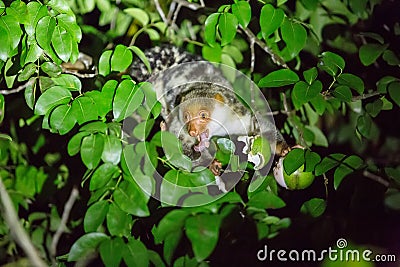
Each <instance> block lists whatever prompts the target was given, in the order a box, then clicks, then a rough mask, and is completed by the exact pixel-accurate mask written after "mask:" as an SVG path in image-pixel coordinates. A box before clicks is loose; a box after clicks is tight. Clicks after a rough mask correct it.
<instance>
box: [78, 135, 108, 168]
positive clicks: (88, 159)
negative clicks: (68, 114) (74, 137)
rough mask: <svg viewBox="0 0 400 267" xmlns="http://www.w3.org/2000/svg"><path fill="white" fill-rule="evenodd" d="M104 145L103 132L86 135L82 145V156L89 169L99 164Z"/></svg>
mask: <svg viewBox="0 0 400 267" xmlns="http://www.w3.org/2000/svg"><path fill="white" fill-rule="evenodd" d="M103 147H104V137H103V136H102V135H101V134H91V135H88V136H85V137H84V138H83V140H82V145H81V158H82V162H83V164H85V166H86V167H87V168H88V169H94V168H96V167H97V165H99V162H100V158H101V154H102V152H103Z"/></svg>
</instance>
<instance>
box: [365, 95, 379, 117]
mask: <svg viewBox="0 0 400 267" xmlns="http://www.w3.org/2000/svg"><path fill="white" fill-rule="evenodd" d="M382 107H383V101H382V100H381V99H376V100H375V101H374V102H372V103H368V104H366V105H365V110H366V111H367V112H368V114H369V115H371V117H373V118H375V117H376V116H378V114H379V112H381V110H382Z"/></svg>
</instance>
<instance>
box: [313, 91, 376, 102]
mask: <svg viewBox="0 0 400 267" xmlns="http://www.w3.org/2000/svg"><path fill="white" fill-rule="evenodd" d="M321 94H322V95H323V96H324V99H325V100H329V99H333V98H335V97H334V96H331V95H326V94H327V91H324V92H322V93H321ZM380 94H381V93H380V92H378V91H374V92H371V93H367V94H362V95H359V96H354V97H352V98H351V101H357V100H364V99H367V98H370V97H374V96H378V95H380Z"/></svg>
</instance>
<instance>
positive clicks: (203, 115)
mask: <svg viewBox="0 0 400 267" xmlns="http://www.w3.org/2000/svg"><path fill="white" fill-rule="evenodd" d="M199 115H200V118H202V119H207V117H208V113H207V112H206V111H200V113H199Z"/></svg>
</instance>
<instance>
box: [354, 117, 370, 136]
mask: <svg viewBox="0 0 400 267" xmlns="http://www.w3.org/2000/svg"><path fill="white" fill-rule="evenodd" d="M371 128H372V120H371V117H370V116H368V114H365V115H361V116H360V117H358V119H357V130H358V131H359V132H360V134H362V135H363V136H364V137H366V138H370V137H371Z"/></svg>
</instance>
